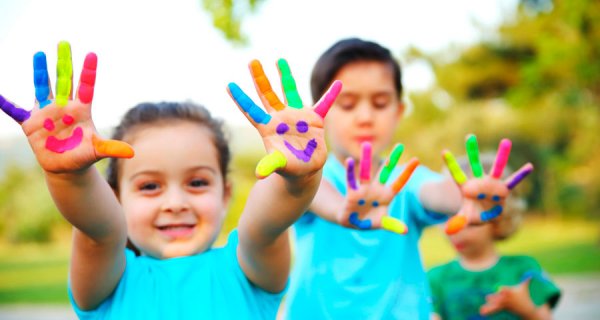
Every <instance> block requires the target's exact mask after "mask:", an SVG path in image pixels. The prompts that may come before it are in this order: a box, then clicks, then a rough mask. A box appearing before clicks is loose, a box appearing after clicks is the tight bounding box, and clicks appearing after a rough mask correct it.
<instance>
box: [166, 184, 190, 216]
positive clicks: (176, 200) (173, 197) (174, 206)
mask: <svg viewBox="0 0 600 320" xmlns="http://www.w3.org/2000/svg"><path fill="white" fill-rule="evenodd" d="M162 209H163V211H166V212H171V213H179V212H182V211H186V210H187V209H189V203H188V201H187V196H186V194H185V192H184V191H183V190H180V189H177V188H172V189H170V190H168V191H167V193H166V194H165V199H164V202H163V207H162Z"/></svg>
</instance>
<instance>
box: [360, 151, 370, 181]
mask: <svg viewBox="0 0 600 320" xmlns="http://www.w3.org/2000/svg"><path fill="white" fill-rule="evenodd" d="M361 147H362V155H361V157H360V182H361V183H368V182H369V181H371V143H369V142H363V143H362V145H361Z"/></svg>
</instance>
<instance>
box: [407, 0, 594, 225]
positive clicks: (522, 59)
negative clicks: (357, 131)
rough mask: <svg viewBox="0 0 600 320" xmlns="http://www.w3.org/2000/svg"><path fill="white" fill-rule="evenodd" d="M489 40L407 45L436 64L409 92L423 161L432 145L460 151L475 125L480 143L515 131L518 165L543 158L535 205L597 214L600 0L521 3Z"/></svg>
mask: <svg viewBox="0 0 600 320" xmlns="http://www.w3.org/2000/svg"><path fill="white" fill-rule="evenodd" d="M532 4H533V6H532ZM488 38H489V39H486V40H483V41H482V42H480V43H477V44H475V45H472V46H469V47H466V48H449V50H448V51H446V52H443V53H435V54H429V55H427V54H424V53H422V52H419V51H418V50H414V49H413V50H412V51H410V52H409V53H408V56H409V59H424V60H426V61H428V62H429V63H430V64H431V66H432V68H433V70H434V73H435V75H436V79H437V84H436V85H435V86H434V87H433V88H431V90H428V91H426V92H420V93H417V94H413V96H411V99H412V101H413V103H414V105H415V108H416V109H417V110H418V111H417V112H414V114H413V115H412V116H411V120H410V121H407V122H406V123H405V124H403V126H402V128H401V129H400V132H399V133H398V134H399V136H401V137H409V138H410V139H409V140H408V142H409V143H411V144H412V145H411V147H412V148H413V149H411V150H414V151H415V152H423V153H425V154H426V156H424V158H425V159H428V158H430V157H432V156H431V155H430V154H431V152H427V151H426V150H425V148H430V149H431V147H432V146H433V147H434V148H433V150H440V149H439V148H441V147H444V146H445V147H449V148H450V149H451V150H453V151H456V152H461V151H462V150H464V149H463V147H462V145H461V143H459V142H461V141H462V137H464V135H465V134H466V133H467V132H474V133H476V134H477V135H478V137H479V138H480V144H481V145H482V149H490V150H491V149H494V148H495V144H496V143H497V141H498V140H499V139H500V138H502V137H508V138H511V139H512V140H513V143H514V145H513V156H512V157H511V164H512V166H513V167H516V166H519V165H520V164H522V163H524V162H525V161H531V162H533V163H534V165H535V166H536V171H534V173H535V174H534V175H533V177H532V179H530V181H529V187H530V188H532V189H533V190H532V191H533V192H530V193H529V194H530V196H529V203H530V205H531V206H532V208H533V209H534V210H536V211H540V212H549V213H559V214H564V215H579V216H594V217H599V216H600V171H599V170H598V168H600V136H599V135H598V127H599V125H600V1H595V0H578V1H567V0H555V1H523V3H522V4H521V5H520V6H519V7H518V9H517V11H516V12H515V15H514V16H513V17H511V18H509V19H507V20H506V21H505V22H504V23H503V24H502V25H501V26H500V27H499V28H498V30H497V31H496V32H495V33H492V34H490V35H489V36H488ZM439 96H443V97H447V98H446V99H440V98H439ZM440 101H442V102H444V101H445V103H440ZM423 127H426V128H428V129H427V130H423ZM417 130H418V131H417ZM411 132H413V133H414V132H419V134H418V135H415V134H410V133H411ZM436 157H439V156H437V155H436ZM439 163H440V165H441V161H440V162H439Z"/></svg>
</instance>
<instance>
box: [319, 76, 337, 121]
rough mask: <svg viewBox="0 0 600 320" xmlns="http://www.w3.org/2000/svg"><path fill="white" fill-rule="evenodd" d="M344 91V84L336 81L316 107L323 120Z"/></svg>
mask: <svg viewBox="0 0 600 320" xmlns="http://www.w3.org/2000/svg"><path fill="white" fill-rule="evenodd" d="M341 91H342V82H341V81H339V80H335V81H334V82H333V83H332V84H331V86H330V87H329V90H327V92H325V94H324V95H323V96H322V97H321V99H320V100H319V101H318V102H317V104H316V105H315V109H314V111H315V112H316V113H317V114H318V115H320V116H321V118H325V116H326V115H327V112H329V109H330V108H331V106H332V105H333V103H334V102H335V99H336V98H337V96H338V95H339V94H340V92H341Z"/></svg>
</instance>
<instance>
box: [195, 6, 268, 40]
mask: <svg viewBox="0 0 600 320" xmlns="http://www.w3.org/2000/svg"><path fill="white" fill-rule="evenodd" d="M263 1H264V0H202V6H203V7H204V9H205V10H206V11H207V12H208V13H209V14H210V15H211V17H212V21H213V26H214V27H215V28H217V29H218V30H220V31H221V32H222V33H223V35H224V36H225V39H227V40H229V41H230V42H232V43H234V44H238V45H245V44H246V43H247V42H248V38H247V36H246V35H245V34H244V33H243V32H242V31H241V25H242V20H243V18H244V17H245V16H246V15H247V14H249V13H252V12H254V11H256V9H257V8H258V6H259V4H260V3H262V2H263Z"/></svg>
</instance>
